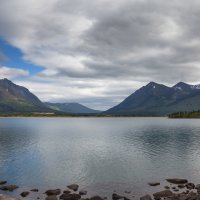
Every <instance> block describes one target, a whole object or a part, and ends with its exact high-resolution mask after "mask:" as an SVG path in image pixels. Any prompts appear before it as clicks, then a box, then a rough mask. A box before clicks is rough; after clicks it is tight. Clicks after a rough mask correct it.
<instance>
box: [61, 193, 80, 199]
mask: <svg viewBox="0 0 200 200" xmlns="http://www.w3.org/2000/svg"><path fill="white" fill-rule="evenodd" d="M60 199H63V200H78V199H81V195H80V194H62V195H61V196H60Z"/></svg>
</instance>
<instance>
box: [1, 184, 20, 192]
mask: <svg viewBox="0 0 200 200" xmlns="http://www.w3.org/2000/svg"><path fill="white" fill-rule="evenodd" d="M17 188H18V186H16V185H5V186H1V187H0V190H5V191H10V192H12V191H13V190H15V189H17Z"/></svg>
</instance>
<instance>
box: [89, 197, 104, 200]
mask: <svg viewBox="0 0 200 200" xmlns="http://www.w3.org/2000/svg"><path fill="white" fill-rule="evenodd" d="M90 200H103V198H102V197H100V196H93V197H91V198H90Z"/></svg>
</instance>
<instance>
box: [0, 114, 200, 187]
mask: <svg viewBox="0 0 200 200" xmlns="http://www.w3.org/2000/svg"><path fill="white" fill-rule="evenodd" d="M198 122H199V121H198V120H168V119H165V118H60V119H59V118H56V119H52V118H49V119H48V118H42V119H38V118H29V119H25V118H15V119H14V118H12V119H9V118H6V119H3V118H1V120H0V177H2V178H5V179H8V180H12V182H13V181H14V182H15V183H16V184H19V185H28V186H30V187H31V186H49V187H51V186H55V185H56V186H60V185H66V184H68V183H72V182H78V183H79V184H81V185H82V186H91V185H93V186H94V185H102V187H103V185H104V186H105V185H110V186H111V185H115V186H116V185H121V184H122V185H128V184H129V185H139V186H142V185H144V184H146V183H147V182H149V181H152V180H158V179H159V180H162V179H163V178H166V177H169V176H180V177H185V175H187V177H188V178H190V177H191V178H194V179H195V177H196V174H197V173H199V168H200V159H199V157H198V155H199V150H200V149H199V142H200V135H199V131H200V125H199V123H198ZM103 188H104V187H103Z"/></svg>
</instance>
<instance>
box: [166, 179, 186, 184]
mask: <svg viewBox="0 0 200 200" xmlns="http://www.w3.org/2000/svg"><path fill="white" fill-rule="evenodd" d="M166 181H168V182H169V183H173V184H185V183H187V182H188V180H187V179H180V178H169V179H166Z"/></svg>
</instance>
